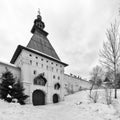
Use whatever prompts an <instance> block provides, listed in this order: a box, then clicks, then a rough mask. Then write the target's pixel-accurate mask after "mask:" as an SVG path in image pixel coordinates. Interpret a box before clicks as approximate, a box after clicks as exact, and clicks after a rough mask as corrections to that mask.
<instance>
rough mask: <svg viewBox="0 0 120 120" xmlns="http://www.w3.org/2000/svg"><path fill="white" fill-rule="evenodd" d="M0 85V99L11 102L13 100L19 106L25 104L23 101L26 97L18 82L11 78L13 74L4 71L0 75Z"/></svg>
mask: <svg viewBox="0 0 120 120" xmlns="http://www.w3.org/2000/svg"><path fill="white" fill-rule="evenodd" d="M1 80H2V82H1V84H0V98H1V99H3V100H5V101H7V102H12V101H13V100H14V99H16V100H17V102H18V103H20V104H22V105H23V104H25V100H26V98H27V97H28V96H27V95H25V94H24V88H23V85H22V83H21V82H20V81H17V80H16V78H14V77H13V74H12V73H11V72H10V71H9V70H7V69H6V72H5V73H3V74H2V77H1Z"/></svg>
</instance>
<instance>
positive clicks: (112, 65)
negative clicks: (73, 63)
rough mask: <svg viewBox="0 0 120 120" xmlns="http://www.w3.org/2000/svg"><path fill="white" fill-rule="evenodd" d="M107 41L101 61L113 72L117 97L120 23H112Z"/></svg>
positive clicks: (101, 53)
mask: <svg viewBox="0 0 120 120" xmlns="http://www.w3.org/2000/svg"><path fill="white" fill-rule="evenodd" d="M106 36H107V41H106V42H103V49H102V50H101V51H100V62H101V63H102V65H104V66H105V67H106V68H107V69H110V70H111V71H112V72H111V73H113V78H114V79H113V83H114V88H115V98H117V81H116V74H117V72H118V68H119V65H120V34H119V24H118V23H117V22H116V21H115V23H113V24H111V27H110V28H109V29H107V32H106Z"/></svg>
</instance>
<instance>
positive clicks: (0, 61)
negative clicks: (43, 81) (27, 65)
mask: <svg viewBox="0 0 120 120" xmlns="http://www.w3.org/2000/svg"><path fill="white" fill-rule="evenodd" d="M0 64H4V65H8V66H10V67H14V68H19V67H18V66H16V65H14V64H11V63H9V62H5V61H3V60H1V59H0ZM19 69H20V68H19Z"/></svg>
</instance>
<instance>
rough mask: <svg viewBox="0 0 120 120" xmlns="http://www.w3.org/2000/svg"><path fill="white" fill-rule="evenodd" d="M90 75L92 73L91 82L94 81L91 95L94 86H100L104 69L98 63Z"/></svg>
mask: <svg viewBox="0 0 120 120" xmlns="http://www.w3.org/2000/svg"><path fill="white" fill-rule="evenodd" d="M90 75H91V83H92V86H91V88H90V95H91V91H92V89H93V88H94V86H97V87H100V85H101V83H102V80H101V77H102V75H103V70H102V68H101V67H100V66H98V65H97V66H95V67H94V68H93V70H92V72H91V73H90Z"/></svg>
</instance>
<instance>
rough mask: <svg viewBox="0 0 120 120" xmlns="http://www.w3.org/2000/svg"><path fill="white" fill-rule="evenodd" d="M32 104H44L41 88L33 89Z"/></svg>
mask: <svg viewBox="0 0 120 120" xmlns="http://www.w3.org/2000/svg"><path fill="white" fill-rule="evenodd" d="M32 102H33V105H45V93H44V92H43V91H42V90H35V91H34V92H33V94H32Z"/></svg>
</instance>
